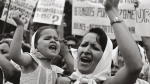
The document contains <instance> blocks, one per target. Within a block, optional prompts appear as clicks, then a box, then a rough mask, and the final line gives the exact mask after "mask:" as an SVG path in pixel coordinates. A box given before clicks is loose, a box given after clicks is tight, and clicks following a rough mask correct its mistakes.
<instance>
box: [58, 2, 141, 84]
mask: <svg viewBox="0 0 150 84" xmlns="http://www.w3.org/2000/svg"><path fill="white" fill-rule="evenodd" d="M118 4H119V0H105V1H104V6H105V11H106V13H107V15H108V17H109V19H110V21H111V25H112V27H113V29H114V33H115V36H116V39H117V43H118V45H119V49H120V50H121V52H122V54H123V58H124V61H125V66H124V67H122V68H121V69H120V70H119V71H118V72H117V74H116V75H115V76H114V77H111V76H110V70H111V58H112V57H111V56H112V43H111V41H110V40H109V38H108V37H107V36H106V34H105V33H104V31H102V30H101V29H99V28H93V29H90V31H89V32H88V33H87V34H86V35H85V36H84V37H83V39H82V42H81V44H80V46H79V48H78V61H77V62H78V65H77V66H78V67H77V69H78V70H77V71H75V72H74V73H73V74H72V75H71V76H70V77H69V78H65V77H64V78H63V77H62V78H58V80H57V84H62V83H67V84H69V83H70V84H71V83H74V84H134V83H135V82H136V79H137V77H138V75H139V73H140V71H141V69H142V60H141V57H140V52H139V49H138V46H137V45H136V43H135V41H134V40H133V38H132V36H131V34H130V32H129V31H128V29H127V27H126V25H125V23H124V22H123V20H122V19H121V18H120V16H119V11H118ZM126 41H128V42H126ZM129 44H130V45H129Z"/></svg>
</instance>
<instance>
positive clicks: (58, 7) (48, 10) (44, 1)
mask: <svg viewBox="0 0 150 84" xmlns="http://www.w3.org/2000/svg"><path fill="white" fill-rule="evenodd" d="M64 4H65V0H39V2H38V5H37V9H36V12H35V16H34V19H33V21H34V22H40V23H46V24H55V25H60V24H61V21H62V17H63V10H64Z"/></svg>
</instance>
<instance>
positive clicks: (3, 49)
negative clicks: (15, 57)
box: [0, 38, 12, 60]
mask: <svg viewBox="0 0 150 84" xmlns="http://www.w3.org/2000/svg"><path fill="white" fill-rule="evenodd" d="M11 41H12V39H10V38H6V39H2V40H1V41H0V53H1V54H3V55H4V56H5V57H6V58H7V59H8V60H10V57H9V49H10V44H11Z"/></svg>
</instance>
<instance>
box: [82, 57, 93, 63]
mask: <svg viewBox="0 0 150 84" xmlns="http://www.w3.org/2000/svg"><path fill="white" fill-rule="evenodd" d="M81 62H82V63H91V62H92V59H91V58H89V57H81Z"/></svg>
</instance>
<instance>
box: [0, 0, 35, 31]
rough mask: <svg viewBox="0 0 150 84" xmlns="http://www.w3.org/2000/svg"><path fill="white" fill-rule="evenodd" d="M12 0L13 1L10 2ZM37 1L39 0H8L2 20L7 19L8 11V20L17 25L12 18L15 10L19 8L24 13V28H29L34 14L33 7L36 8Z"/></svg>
mask: <svg viewBox="0 0 150 84" xmlns="http://www.w3.org/2000/svg"><path fill="white" fill-rule="evenodd" d="M10 1H11V2H10ZM9 3H10V7H9V12H8V5H9ZM36 3H37V0H6V4H5V7H4V10H3V13H2V16H1V20H3V21H5V20H6V15H7V13H8V18H7V22H8V23H10V24H12V25H15V26H16V23H15V21H14V20H13V19H12V17H13V15H14V11H15V10H19V11H20V12H21V13H22V16H21V18H22V19H23V22H24V24H25V25H24V29H25V30H26V29H27V28H28V24H29V20H30V18H31V16H32V12H33V9H34V8H35V5H36Z"/></svg>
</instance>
